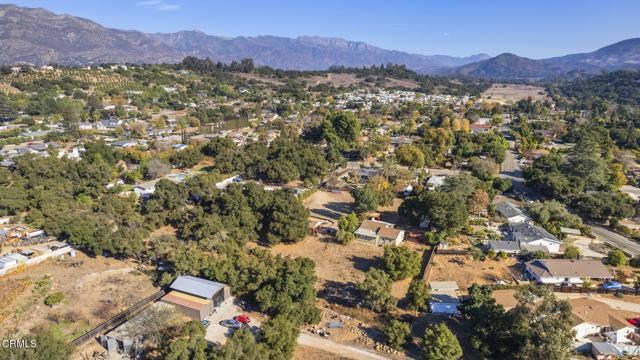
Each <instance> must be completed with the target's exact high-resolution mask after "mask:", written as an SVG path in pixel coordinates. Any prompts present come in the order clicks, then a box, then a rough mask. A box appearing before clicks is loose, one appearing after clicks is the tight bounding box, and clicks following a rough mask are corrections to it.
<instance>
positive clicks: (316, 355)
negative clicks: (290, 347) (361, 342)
mask: <svg viewBox="0 0 640 360" xmlns="http://www.w3.org/2000/svg"><path fill="white" fill-rule="evenodd" d="M293 360H351V359H350V358H347V357H343V356H340V355H336V354H333V353H330V352H328V351H322V350H320V349H316V348H312V347H309V346H298V347H296V351H295V352H294V353H293Z"/></svg>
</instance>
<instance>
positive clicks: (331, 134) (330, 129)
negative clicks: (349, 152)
mask: <svg viewBox="0 0 640 360" xmlns="http://www.w3.org/2000/svg"><path fill="white" fill-rule="evenodd" d="M360 128H361V124H360V120H359V119H358V118H357V117H356V115H355V114H354V113H353V112H350V111H340V112H336V113H333V114H332V115H331V116H329V117H328V118H327V120H325V122H324V123H323V125H322V129H323V134H324V137H325V139H327V141H328V142H330V143H336V144H345V145H352V144H353V143H355V142H357V140H358V138H359V137H360Z"/></svg>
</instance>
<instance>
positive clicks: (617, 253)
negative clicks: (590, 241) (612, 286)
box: [607, 250, 627, 266]
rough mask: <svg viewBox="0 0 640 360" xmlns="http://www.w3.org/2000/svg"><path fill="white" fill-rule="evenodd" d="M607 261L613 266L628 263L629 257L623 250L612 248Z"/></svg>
mask: <svg viewBox="0 0 640 360" xmlns="http://www.w3.org/2000/svg"><path fill="white" fill-rule="evenodd" d="M607 261H608V263H609V265H611V266H620V265H623V266H624V265H626V264H627V257H626V256H625V255H624V252H622V250H611V251H609V253H608V254H607Z"/></svg>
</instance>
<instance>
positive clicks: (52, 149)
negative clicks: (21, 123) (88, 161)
mask: <svg viewBox="0 0 640 360" xmlns="http://www.w3.org/2000/svg"><path fill="white" fill-rule="evenodd" d="M84 151H85V149H84V146H82V145H70V146H63V145H62V144H60V143H57V142H44V141H29V142H25V143H22V144H16V145H14V144H8V145H5V146H4V147H3V148H2V149H1V150H0V157H1V158H2V160H0V167H4V168H11V167H13V166H14V165H15V163H14V161H13V160H12V159H13V158H14V157H16V156H20V155H27V154H32V155H35V156H40V157H49V156H51V155H52V154H53V155H54V156H57V157H58V158H62V157H67V158H69V159H74V160H78V159H80V158H82V154H83V153H84Z"/></svg>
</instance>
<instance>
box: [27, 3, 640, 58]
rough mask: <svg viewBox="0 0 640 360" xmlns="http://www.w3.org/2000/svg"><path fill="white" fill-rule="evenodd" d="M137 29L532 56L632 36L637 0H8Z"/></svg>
mask: <svg viewBox="0 0 640 360" xmlns="http://www.w3.org/2000/svg"><path fill="white" fill-rule="evenodd" d="M14 3H15V4H16V5H20V6H28V7H43V8H46V9H48V10H51V11H53V12H55V13H66V14H70V15H74V16H81V17H84V18H88V19H91V20H94V21H96V22H98V23H99V24H101V25H104V26H107V27H113V28H118V29H128V30H140V31H145V32H175V31H180V30H201V31H204V32H205V33H207V34H210V35H218V36H256V35H276V36H286V37H297V36H302V35H314V36H325V37H340V38H344V39H348V40H354V41H364V42H367V43H369V44H371V45H375V46H379V47H381V48H385V49H391V50H400V51H406V52H411V53H418V54H425V55H433V54H443V55H453V56H468V55H472V54H478V53H487V54H489V55H492V56H495V55H498V54H501V53H504V52H510V53H514V54H517V55H520V56H526V57H530V58H534V59H539V58H546V57H552V56H561V55H566V54H569V53H577V52H589V51H593V50H596V49H598V48H600V47H602V46H606V45H609V44H612V43H614V42H617V41H620V40H624V39H628V38H633V37H640V20H638V14H640V1H639V0H600V1H595V0H529V1H525V0H439V1H438V0H413V1H411V0H315V1H311V0H298V1H293V0H282V1H276V0H235V1H234V0H231V1H230V0H224V1H219V0H200V1H197V0H130V1H127V0H108V1H105V0H102V1H95V0H66V1H63V0H41V1H37V0H25V1H20V0H15V1H14Z"/></svg>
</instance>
